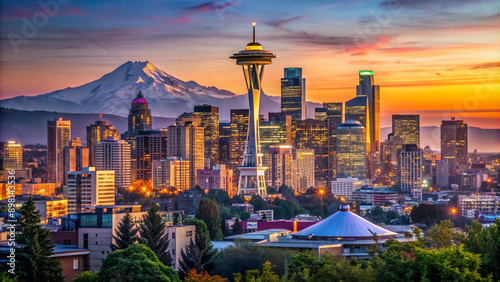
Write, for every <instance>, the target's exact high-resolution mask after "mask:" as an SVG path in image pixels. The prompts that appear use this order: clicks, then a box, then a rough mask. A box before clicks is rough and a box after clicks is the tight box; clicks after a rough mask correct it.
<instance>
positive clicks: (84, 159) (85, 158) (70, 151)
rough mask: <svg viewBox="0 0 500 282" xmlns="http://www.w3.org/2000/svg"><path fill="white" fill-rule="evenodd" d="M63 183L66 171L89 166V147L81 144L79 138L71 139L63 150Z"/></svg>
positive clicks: (65, 183)
mask: <svg viewBox="0 0 500 282" xmlns="http://www.w3.org/2000/svg"><path fill="white" fill-rule="evenodd" d="M63 156H64V159H63V167H64V185H67V184H68V182H67V177H68V171H79V170H82V168H84V167H88V166H89V149H88V148H87V147H85V146H82V141H81V140H80V138H74V139H73V140H71V143H70V145H69V146H66V147H64V150H63Z"/></svg>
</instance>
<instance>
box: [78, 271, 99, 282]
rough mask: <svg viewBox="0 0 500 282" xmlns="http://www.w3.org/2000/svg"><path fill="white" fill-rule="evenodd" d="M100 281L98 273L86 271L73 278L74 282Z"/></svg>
mask: <svg viewBox="0 0 500 282" xmlns="http://www.w3.org/2000/svg"><path fill="white" fill-rule="evenodd" d="M97 281H99V276H98V272H94V273H92V272H90V271H84V272H82V273H80V274H78V276H76V277H75V278H73V282H97Z"/></svg>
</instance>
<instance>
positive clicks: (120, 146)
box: [95, 138, 132, 188]
mask: <svg viewBox="0 0 500 282" xmlns="http://www.w3.org/2000/svg"><path fill="white" fill-rule="evenodd" d="M131 165H132V163H131V148H130V144H129V143H127V142H126V141H125V140H114V139H113V138H108V139H106V140H103V141H102V142H97V143H96V144H95V168H96V169H97V170H112V171H114V172H115V185H116V187H119V188H127V187H129V185H130V183H131V181H132V178H131V169H132V166H131Z"/></svg>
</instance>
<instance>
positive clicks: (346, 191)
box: [332, 177, 364, 201]
mask: <svg viewBox="0 0 500 282" xmlns="http://www.w3.org/2000/svg"><path fill="white" fill-rule="evenodd" d="M363 184H364V182H363V181H361V180H359V179H357V178H352V177H348V178H337V180H334V181H332V194H333V195H335V196H339V197H343V198H344V199H346V200H347V201H350V200H352V192H353V191H355V190H357V189H359V188H361V186H362V185H363Z"/></svg>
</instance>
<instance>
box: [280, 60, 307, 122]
mask: <svg viewBox="0 0 500 282" xmlns="http://www.w3.org/2000/svg"><path fill="white" fill-rule="evenodd" d="M281 112H283V113H285V114H287V115H290V116H292V119H294V120H297V119H299V120H300V119H306V79H305V78H303V77H302V68H285V75H284V78H282V79H281Z"/></svg>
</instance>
